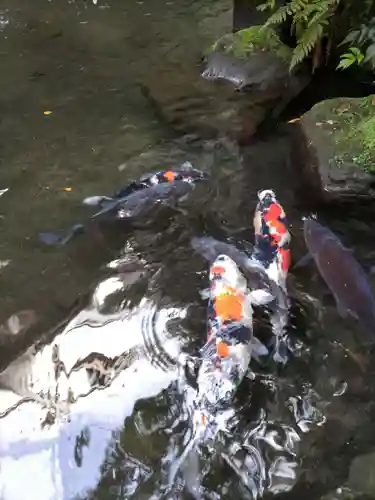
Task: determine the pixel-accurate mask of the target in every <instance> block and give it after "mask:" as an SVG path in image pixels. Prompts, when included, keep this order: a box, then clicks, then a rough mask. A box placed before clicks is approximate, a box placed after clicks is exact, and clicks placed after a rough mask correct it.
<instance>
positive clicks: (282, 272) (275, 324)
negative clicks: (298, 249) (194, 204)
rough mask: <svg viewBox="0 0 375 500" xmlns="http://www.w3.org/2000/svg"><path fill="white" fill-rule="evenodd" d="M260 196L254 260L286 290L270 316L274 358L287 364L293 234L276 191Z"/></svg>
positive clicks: (256, 217) (255, 231)
mask: <svg viewBox="0 0 375 500" xmlns="http://www.w3.org/2000/svg"><path fill="white" fill-rule="evenodd" d="M258 199H259V201H258V204H257V206H256V209H255V213H254V219H253V223H254V233H255V246H254V250H253V253H252V259H254V260H256V261H257V262H259V263H260V264H261V265H262V266H264V269H265V271H266V273H267V275H268V276H269V277H270V278H271V279H272V280H273V281H274V282H275V283H277V284H278V285H279V286H280V287H281V288H282V289H283V290H284V292H285V293H284V294H279V295H278V301H277V309H276V311H275V312H273V313H272V314H271V318H270V319H271V324H272V331H273V333H274V335H275V340H276V346H275V353H274V356H273V359H274V360H275V361H278V362H281V363H285V362H286V360H287V355H286V353H287V346H286V343H285V340H286V337H285V328H286V326H287V324H288V320H289V313H288V312H289V300H288V296H287V288H286V278H287V274H288V270H289V267H290V264H291V250H290V241H291V235H290V232H289V228H288V223H287V218H286V214H285V211H284V209H283V207H282V206H281V204H280V203H279V202H278V200H277V197H276V194H275V192H274V191H272V190H271V189H265V190H263V191H259V192H258Z"/></svg>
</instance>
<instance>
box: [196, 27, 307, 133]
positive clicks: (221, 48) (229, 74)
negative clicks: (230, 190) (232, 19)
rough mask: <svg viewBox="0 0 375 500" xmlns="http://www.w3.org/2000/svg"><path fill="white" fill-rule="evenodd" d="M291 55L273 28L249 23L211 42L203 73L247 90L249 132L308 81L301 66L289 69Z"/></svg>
mask: <svg viewBox="0 0 375 500" xmlns="http://www.w3.org/2000/svg"><path fill="white" fill-rule="evenodd" d="M291 57H292V51H291V49H290V48H289V47H288V46H286V45H285V44H283V42H281V40H280V39H279V37H278V35H277V34H276V32H275V31H274V30H273V29H272V28H268V27H264V26H251V27H250V28H246V29H243V30H240V31H237V32H236V33H231V34H227V35H224V36H223V37H222V38H220V39H219V40H218V41H217V42H216V43H214V44H213V46H212V47H211V48H210V49H209V50H208V51H207V53H206V54H205V68H204V71H203V72H202V76H203V78H205V79H206V80H224V81H226V82H229V83H230V84H232V85H233V86H234V88H235V89H236V90H243V91H245V92H246V103H248V102H249V101H251V102H252V104H253V107H252V109H251V112H250V114H251V121H252V127H251V129H249V130H248V132H249V135H251V134H252V133H254V132H255V130H256V128H257V126H258V125H259V123H260V122H262V121H263V120H264V119H265V117H266V116H267V115H268V114H271V115H272V117H277V116H278V115H279V114H280V113H281V111H282V110H283V109H284V108H285V106H286V105H287V104H288V102H289V101H290V100H291V99H292V98H294V97H295V96H296V95H297V94H299V93H300V92H301V90H302V89H303V88H304V87H305V86H306V85H307V84H308V83H309V81H310V75H309V74H308V73H307V72H304V71H303V70H302V71H301V67H300V68H298V69H297V70H296V71H293V72H290V71H289V65H290V60H291ZM244 99H245V98H244ZM244 102H245V100H244Z"/></svg>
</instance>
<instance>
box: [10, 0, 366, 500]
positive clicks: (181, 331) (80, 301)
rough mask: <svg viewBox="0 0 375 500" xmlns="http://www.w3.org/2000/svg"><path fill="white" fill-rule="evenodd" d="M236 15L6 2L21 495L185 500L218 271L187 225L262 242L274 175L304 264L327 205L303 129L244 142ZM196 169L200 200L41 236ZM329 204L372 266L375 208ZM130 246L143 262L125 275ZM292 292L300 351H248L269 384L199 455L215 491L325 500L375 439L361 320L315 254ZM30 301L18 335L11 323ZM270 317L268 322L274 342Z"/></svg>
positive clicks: (13, 446) (214, 9) (259, 386)
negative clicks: (227, 65) (238, 136)
mask: <svg viewBox="0 0 375 500" xmlns="http://www.w3.org/2000/svg"><path fill="white" fill-rule="evenodd" d="M231 21H232V13H231V5H230V3H229V2H227V1H224V0H220V1H215V2H214V1H208V0H206V1H200V2H198V1H196V2H187V1H184V0H176V1H174V2H173V1H170V2H165V1H164V2H163V1H160V0H158V1H153V2H150V1H145V2H125V1H120V0H117V1H115V0H110V1H108V2H107V3H104V2H101V1H99V2H98V4H97V5H94V4H91V3H89V2H85V1H80V2H78V1H76V2H73V1H72V2H62V1H51V2H47V1H42V0H35V1H33V2H32V3H25V2H22V1H20V0H12V1H10V0H9V1H8V2H6V1H5V2H3V5H2V10H1V12H0V30H1V33H0V35H1V44H0V51H1V55H2V60H3V67H5V68H7V70H6V71H3V72H2V73H1V75H0V89H1V98H0V106H1V116H2V120H1V123H0V131H1V137H2V140H1V153H2V154H1V167H2V168H1V177H0V182H1V185H0V189H3V188H9V191H8V192H6V193H4V194H3V195H2V196H1V197H0V214H1V219H0V223H1V245H0V261H1V263H2V265H1V269H0V272H1V281H0V304H1V308H0V314H1V317H0V320H1V321H0V323H1V324H2V325H3V326H2V327H1V328H0V332H1V336H0V342H1V350H0V366H1V370H2V373H1V376H0V379H1V392H0V417H1V418H0V492H1V495H0V497H1V498H2V499H4V500H8V499H9V500H18V499H20V500H21V499H22V500H23V499H26V498H30V496H31V497H32V498H38V499H40V500H44V499H45V500H47V499H48V500H49V499H63V500H71V499H73V498H98V499H101V498H103V499H112V498H113V499H120V498H137V499H138V498H139V499H146V498H150V499H158V498H160V499H161V498H165V499H171V498H189V496H188V492H187V489H186V488H185V485H184V479H183V477H182V476H178V478H177V479H176V482H175V484H173V485H168V473H169V469H170V465H171V463H173V461H174V460H175V459H176V458H177V457H178V456H179V455H180V454H181V453H182V451H183V447H184V439H186V438H187V436H188V435H189V432H190V431H189V422H188V420H187V415H186V410H185V408H184V404H183V403H184V398H183V396H182V394H181V385H180V384H179V383H178V381H179V371H178V367H177V365H176V360H177V357H178V355H179V353H180V352H182V351H184V352H188V353H190V354H195V353H197V351H198V349H199V347H201V346H202V344H203V343H204V341H205V335H206V316H205V314H206V310H205V307H206V304H205V302H204V301H203V300H202V298H201V296H200V294H199V291H200V290H202V289H204V288H205V287H206V286H207V271H208V270H207V263H206V262H205V261H204V260H203V259H202V258H201V257H200V256H199V255H196V254H194V253H193V251H192V249H191V247H190V246H189V241H190V238H191V237H192V236H194V235H195V236H197V235H198V236H199V235H205V234H206V235H212V236H214V237H217V238H225V239H227V240H228V241H232V242H234V243H237V244H239V245H240V244H241V243H242V242H244V241H250V242H252V241H253V230H252V216H253V211H254V208H255V204H256V193H257V191H258V190H259V189H265V188H273V189H275V191H276V192H277V194H278V197H279V199H280V201H281V202H282V203H283V205H284V207H285V209H286V211H287V212H288V215H289V216H290V221H291V226H292V234H293V247H292V248H293V254H294V256H295V257H294V258H295V260H297V259H298V258H299V257H301V256H302V254H303V252H304V245H303V240H302V236H301V216H302V215H306V214H307V213H309V212H310V211H311V210H313V209H315V208H316V207H313V205H312V204H311V206H310V205H309V202H308V200H309V199H310V195H311V193H310V192H309V191H307V190H306V189H305V188H304V186H303V185H302V184H301V183H300V181H299V179H298V178H296V175H295V171H296V166H297V165H298V162H300V161H301V158H300V157H299V156H298V155H296V134H295V131H294V128H293V127H292V126H287V125H283V126H280V127H279V129H278V130H277V131H275V132H273V133H271V134H268V135H265V136H263V137H259V138H257V139H255V140H254V141H253V143H252V144H250V145H248V146H247V147H241V148H240V147H238V145H237V144H236V142H235V141H234V140H233V138H231V133H230V132H231V127H232V125H233V127H234V128H235V126H237V125H238V123H240V121H241V113H240V112H239V110H240V108H241V106H239V104H238V103H239V102H240V103H241V101H239V99H241V98H240V97H233V94H232V93H231V91H230V89H228V88H227V87H226V86H225V85H217V86H213V85H212V84H210V83H208V82H204V81H203V80H202V79H201V78H200V70H201V68H200V56H201V53H202V49H203V48H204V47H206V46H207V45H208V44H209V43H211V42H212V40H214V39H215V38H216V37H217V36H219V35H220V34H222V33H223V32H224V31H225V30H226V31H228V30H229V29H230V28H231ZM297 139H298V138H297ZM302 160H303V158H302ZM184 161H190V162H192V164H193V165H194V166H195V167H197V168H201V169H203V170H205V171H207V172H210V174H211V181H210V182H209V183H207V184H201V185H199V186H197V188H196V190H194V192H193V193H192V194H191V196H190V197H189V198H188V199H187V200H186V201H185V202H184V203H183V207H184V208H185V210H186V213H184V214H182V213H175V212H173V211H172V210H170V209H167V208H163V207H160V208H158V209H157V210H155V213H153V214H152V216H151V217H150V218H149V219H147V220H141V221H139V224H137V226H136V227H133V228H130V227H129V226H127V227H123V226H119V225H113V226H110V227H100V226H99V227H98V226H95V225H93V226H92V227H91V228H90V231H89V233H88V234H87V235H85V236H82V237H77V238H76V240H74V241H72V242H71V244H69V245H67V246H65V247H61V248H50V247H46V246H43V245H42V244H41V243H40V242H39V241H38V238H37V234H38V232H40V231H47V230H57V229H64V228H67V227H69V226H70V225H71V224H73V223H75V222H77V221H78V220H81V219H82V218H84V217H85V216H87V215H88V213H89V212H88V210H87V208H85V207H83V206H82V204H81V200H82V199H83V198H85V197H86V196H91V195H95V194H110V193H111V192H112V191H114V190H116V189H118V188H119V187H120V186H122V185H124V184H126V183H127V182H128V181H130V180H132V179H133V178H137V177H138V176H140V175H141V174H143V173H146V172H151V171H154V170H160V169H164V168H170V167H174V166H178V165H180V164H181V163H183V162H184ZM301 201H303V202H304V203H301ZM343 210H345V214H346V215H345V219H343V217H342V213H343ZM320 215H321V216H322V218H323V220H324V221H325V222H326V223H328V224H330V226H331V227H332V229H333V230H335V231H337V232H338V234H341V235H342V236H343V239H344V241H345V242H346V243H347V244H348V245H351V246H354V247H355V250H356V252H357V255H358V257H359V258H360V259H361V262H362V263H363V264H364V265H366V266H368V267H370V266H371V265H372V260H373V258H374V256H373V253H371V252H373V250H372V247H371V235H372V234H373V230H374V229H375V228H374V227H373V226H374V224H373V221H372V217H371V212H370V211H369V210H368V209H367V208H366V207H365V208H364V209H363V210H361V207H358V206H357V207H356V208H355V209H354V208H353V206H351V205H347V206H345V207H344V208H343V207H341V206H340V207H330V209H329V210H328V209H327V210H325V211H322V212H321V213H320ZM117 259H124V260H125V261H126V262H129V261H131V262H132V263H133V267H132V268H131V269H130V270H129V266H127V267H126V270H125V271H120V272H119V271H118V270H115V269H113V267H114V265H111V263H112V262H113V261H116V260H117ZM289 290H290V294H291V300H292V307H291V321H290V326H289V337H290V347H291V352H290V359H289V361H288V363H287V365H286V366H285V367H284V368H281V367H280V366H279V365H277V364H275V363H274V362H272V360H271V358H270V360H267V359H266V360H264V362H263V364H262V365H260V364H257V363H256V362H255V361H253V362H252V369H253V371H255V373H256V374H257V378H256V380H255V382H253V383H252V382H250V381H249V380H245V381H244V383H243V384H242V385H241V387H240V390H239V392H238V396H237V398H236V401H235V402H234V404H235V408H236V412H237V415H238V421H237V423H236V426H235V428H234V430H233V434H232V435H231V436H230V437H227V438H224V437H223V438H222V439H221V440H219V441H218V443H217V446H216V448H215V450H214V451H212V450H211V451H207V450H202V453H203V454H205V455H204V456H205V460H204V461H202V464H203V469H202V472H203V474H204V480H203V485H202V492H203V496H204V498H229V497H231V498H233V497H234V495H236V497H237V498H251V499H255V498H263V497H264V498H266V497H267V496H268V495H273V494H279V495H281V496H284V497H285V498H288V499H292V498H296V499H297V498H298V499H299V498H301V497H303V498H311V499H318V498H320V497H321V496H322V495H323V494H324V493H325V492H327V491H331V490H333V489H335V488H337V487H339V486H340V485H342V484H343V483H344V481H345V479H346V477H347V472H348V467H349V465H350V461H351V458H352V457H353V456H355V455H358V454H361V453H363V452H366V451H367V450H368V449H369V448H371V444H372V443H371V439H372V438H370V437H369V436H371V435H372V434H373V433H372V432H371V429H372V422H371V420H372V412H373V405H372V389H371V384H369V380H370V378H369V377H370V375H371V370H372V368H371V362H370V354H369V353H367V352H363V351H362V350H361V346H360V342H358V336H356V335H355V324H354V325H353V324H346V323H345V322H343V321H342V320H341V319H339V318H338V316H337V312H336V310H335V305H334V302H333V300H332V299H331V297H330V296H329V294H328V293H327V288H326V286H325V285H324V283H322V281H321V280H320V279H319V278H318V277H317V275H316V271H315V270H314V268H313V267H312V268H311V267H310V268H307V269H302V270H298V272H297V271H296V272H295V273H293V272H292V273H291V275H290V279H289ZM25 310H26V311H28V313H27V314H23V316H20V319H19V325H21V327H22V326H25V328H23V329H22V328H21V329H19V331H18V330H17V331H18V333H14V332H13V333H12V331H11V330H9V322H8V323H7V319H8V318H9V317H10V316H11V315H14V314H17V313H18V312H19V311H25ZM30 311H31V312H30ZM255 313H256V317H255V333H256V335H258V336H259V337H260V338H261V339H262V340H263V341H264V342H265V343H267V342H270V341H271V333H270V329H269V323H268V320H267V317H266V316H265V315H264V314H263V313H262V310H256V312H255ZM21 319H22V321H23V322H24V323H22V321H21ZM12 321H13V323H11V324H12V325H14V324H18V323H15V321H16V322H17V320H14V319H13V320H12ZM28 323H30V325H29V324H28ZM26 326H29V327H28V328H26ZM348 350H349V351H348ZM31 393H33V394H38V395H39V397H40V399H39V400H37V401H36V400H35V398H34V399H32V398H30V396H31ZM46 402H49V406H50V407H49V408H48V407H46V405H45V403H46ZM370 426H371V427H370ZM20 478H22V481H20ZM26 485H27V486H26Z"/></svg>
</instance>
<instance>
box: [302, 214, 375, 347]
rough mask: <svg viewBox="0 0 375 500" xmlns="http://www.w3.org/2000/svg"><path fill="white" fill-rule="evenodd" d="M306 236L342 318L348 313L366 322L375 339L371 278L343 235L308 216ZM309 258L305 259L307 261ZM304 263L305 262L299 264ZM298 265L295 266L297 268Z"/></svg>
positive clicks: (304, 229) (309, 247)
mask: <svg viewBox="0 0 375 500" xmlns="http://www.w3.org/2000/svg"><path fill="white" fill-rule="evenodd" d="M303 232H304V238H305V241H306V246H307V248H308V250H309V254H308V257H311V258H313V259H314V261H315V263H316V266H317V268H318V270H319V273H320V274H321V276H322V277H323V279H324V281H325V282H326V284H327V285H328V287H329V289H330V291H331V292H332V295H333V296H334V298H335V301H336V305H337V310H338V313H339V315H340V316H341V317H343V318H345V317H347V316H348V315H350V316H352V317H354V318H356V319H357V320H358V322H359V324H361V325H363V327H364V328H365V330H366V331H367V332H368V333H369V334H370V339H371V341H372V342H373V341H374V333H375V299H374V295H373V292H372V288H371V284H370V282H369V280H368V277H367V275H366V273H365V272H364V270H363V269H362V267H361V266H360V264H359V263H358V262H357V260H356V259H355V258H354V256H353V253H352V251H351V250H349V249H348V248H346V247H344V245H343V244H342V242H341V241H340V240H339V238H338V237H337V236H336V235H335V234H334V233H333V232H332V231H330V229H328V228H327V227H324V226H322V225H321V224H320V223H319V222H318V221H316V220H314V219H311V218H305V219H304V223H303ZM305 259H306V257H305V258H304V259H302V260H305ZM300 265H302V261H300V262H299V263H297V264H296V266H300ZM296 266H295V267H296Z"/></svg>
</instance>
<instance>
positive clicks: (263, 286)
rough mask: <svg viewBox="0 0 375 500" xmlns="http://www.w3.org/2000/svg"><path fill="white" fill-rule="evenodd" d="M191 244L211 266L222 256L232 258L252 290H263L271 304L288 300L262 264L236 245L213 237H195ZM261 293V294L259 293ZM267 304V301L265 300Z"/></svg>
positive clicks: (207, 295) (206, 296)
mask: <svg viewBox="0 0 375 500" xmlns="http://www.w3.org/2000/svg"><path fill="white" fill-rule="evenodd" d="M190 244H191V246H192V248H193V249H194V250H195V251H196V252H197V253H199V254H200V255H202V257H204V258H205V259H206V260H207V261H208V262H209V263H210V264H212V263H213V262H214V261H215V260H216V259H217V257H218V256H219V255H220V254H224V255H227V256H228V257H230V258H231V259H232V260H233V261H234V262H235V263H236V265H237V266H238V268H240V269H241V271H242V273H243V274H244V276H245V277H246V279H247V280H248V282H249V283H250V286H251V288H253V289H255V290H262V291H263V293H264V298H265V297H266V296H267V295H268V296H269V302H268V305H270V304H271V302H272V301H273V300H275V299H276V302H281V301H282V300H284V301H285V300H286V297H285V295H286V294H285V291H284V289H282V288H281V287H280V286H279V285H278V283H276V282H275V281H274V280H273V279H272V278H270V276H269V275H268V274H267V272H266V270H265V268H264V266H263V264H262V262H259V261H257V260H255V259H253V258H251V256H249V255H247V253H245V252H243V251H241V250H239V249H238V248H236V247H235V246H234V245H232V244H230V243H225V242H224V241H218V240H216V239H215V238H213V237H212V236H202V237H197V236H194V237H193V238H192V239H191V241H190ZM259 293H260V292H259ZM202 295H204V297H205V298H208V297H209V291H207V293H206V292H204V293H203V294H202ZM263 302H265V300H263Z"/></svg>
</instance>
